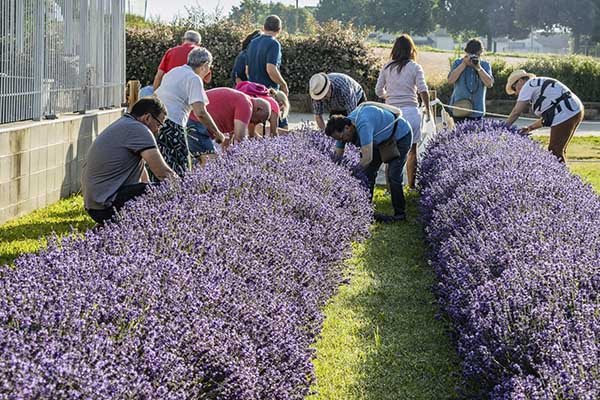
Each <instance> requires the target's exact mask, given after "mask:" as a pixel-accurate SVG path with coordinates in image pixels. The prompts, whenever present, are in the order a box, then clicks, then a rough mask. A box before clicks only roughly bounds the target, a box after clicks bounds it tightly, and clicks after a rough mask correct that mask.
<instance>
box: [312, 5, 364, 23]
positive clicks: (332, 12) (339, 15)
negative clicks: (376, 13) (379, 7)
mask: <svg viewBox="0 0 600 400" xmlns="http://www.w3.org/2000/svg"><path fill="white" fill-rule="evenodd" d="M371 5H372V1H371V0H321V1H319V6H318V7H317V12H316V15H315V16H316V17H317V20H318V21H321V22H325V21H330V20H335V21H340V22H352V23H353V24H354V25H357V26H365V25H368V24H370V23H371V22H372V21H373V17H372V14H373V10H372V9H370V7H369V6H371Z"/></svg>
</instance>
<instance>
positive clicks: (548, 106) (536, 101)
mask: <svg viewBox="0 0 600 400" xmlns="http://www.w3.org/2000/svg"><path fill="white" fill-rule="evenodd" d="M506 93H508V94H516V95H517V96H518V98H517V104H515V107H514V108H513V110H512V112H511V113H510V115H509V117H508V119H507V120H506V123H507V124H509V125H512V124H513V123H514V122H515V121H516V120H517V119H518V118H519V115H521V113H523V112H525V111H526V110H527V109H528V108H530V107H531V110H532V112H533V113H534V114H535V115H536V116H538V117H540V119H538V120H536V121H535V122H534V123H533V124H531V125H529V126H527V127H525V128H523V129H522V130H521V131H522V132H523V133H527V134H530V133H531V131H533V130H534V129H538V128H541V127H542V126H549V127H550V143H549V144H548V150H550V151H551V152H552V154H554V155H555V156H556V157H558V160H559V161H560V162H565V151H566V149H567V145H568V144H569V141H570V140H571V138H572V137H573V134H574V133H575V130H576V129H577V127H578V126H579V124H580V123H581V121H582V120H583V113H584V109H583V104H582V103H581V100H579V97H577V96H576V95H575V94H574V93H572V92H571V90H570V89H569V88H568V87H567V86H566V85H565V84H563V83H562V82H559V81H557V80H556V79H552V78H545V77H536V76H535V75H534V74H531V73H528V72H526V71H525V70H522V69H519V70H516V71H513V72H512V73H511V74H510V76H509V77H508V80H507V82H506Z"/></svg>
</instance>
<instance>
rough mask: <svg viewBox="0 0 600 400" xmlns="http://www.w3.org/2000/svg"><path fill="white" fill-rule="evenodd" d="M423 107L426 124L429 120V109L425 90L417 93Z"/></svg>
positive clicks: (427, 93)
mask: <svg viewBox="0 0 600 400" xmlns="http://www.w3.org/2000/svg"><path fill="white" fill-rule="evenodd" d="M419 96H420V97H421V102H422V103H423V107H425V115H426V116H427V122H429V120H430V119H431V107H430V106H429V91H428V90H425V91H423V92H420V93H419Z"/></svg>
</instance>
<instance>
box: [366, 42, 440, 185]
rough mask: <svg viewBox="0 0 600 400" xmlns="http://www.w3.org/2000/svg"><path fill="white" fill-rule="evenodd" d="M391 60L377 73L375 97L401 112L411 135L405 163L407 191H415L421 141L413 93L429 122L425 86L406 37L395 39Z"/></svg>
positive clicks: (419, 124) (410, 43) (415, 53)
mask: <svg viewBox="0 0 600 400" xmlns="http://www.w3.org/2000/svg"><path fill="white" fill-rule="evenodd" d="M390 58H391V60H390V61H388V62H387V63H386V64H385V65H384V66H383V69H382V70H381V71H380V72H379V78H378V79H377V85H376V86H375V93H376V94H377V96H379V97H381V98H383V99H385V102H386V103H387V104H391V105H393V106H396V107H398V108H400V109H401V110H402V116H403V117H404V119H406V120H407V121H408V123H409V124H410V126H411V128H412V131H413V138H412V145H411V147H410V151H409V152H408V158H407V161H406V172H407V175H408V176H407V178H408V187H409V188H410V189H414V188H415V174H416V170H417V144H418V143H419V141H420V140H421V115H420V113H419V108H418V106H419V103H418V100H417V93H418V94H419V96H420V97H421V101H422V103H423V106H424V107H425V113H426V115H427V120H429V118H430V115H429V92H428V90H427V84H426V83H425V74H424V73H423V68H422V67H421V66H420V65H419V64H417V63H416V62H415V60H416V58H417V48H416V47H415V43H414V42H413V40H412V38H411V37H410V35H407V34H403V35H401V36H400V37H398V38H397V39H396V42H395V43H394V47H393V48H392V53H391V57H390Z"/></svg>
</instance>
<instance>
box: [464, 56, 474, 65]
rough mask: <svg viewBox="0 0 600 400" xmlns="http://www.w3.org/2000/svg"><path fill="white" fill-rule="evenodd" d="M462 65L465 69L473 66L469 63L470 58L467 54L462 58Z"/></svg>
mask: <svg viewBox="0 0 600 400" xmlns="http://www.w3.org/2000/svg"><path fill="white" fill-rule="evenodd" d="M462 63H463V64H464V65H465V66H466V67H472V66H473V63H472V62H471V57H469V55H468V54H465V56H464V57H463V58H462Z"/></svg>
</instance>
